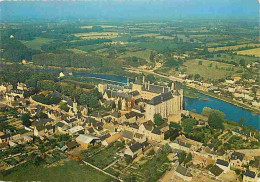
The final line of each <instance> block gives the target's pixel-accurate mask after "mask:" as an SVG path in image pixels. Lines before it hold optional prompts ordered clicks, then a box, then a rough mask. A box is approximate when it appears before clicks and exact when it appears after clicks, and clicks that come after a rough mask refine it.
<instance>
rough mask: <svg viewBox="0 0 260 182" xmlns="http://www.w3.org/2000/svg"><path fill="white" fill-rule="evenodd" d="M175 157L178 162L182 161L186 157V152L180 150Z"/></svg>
mask: <svg viewBox="0 0 260 182" xmlns="http://www.w3.org/2000/svg"><path fill="white" fill-rule="evenodd" d="M177 157H178V161H179V163H180V164H181V163H183V162H184V160H185V159H186V153H185V152H184V151H181V152H179V153H178V154H177Z"/></svg>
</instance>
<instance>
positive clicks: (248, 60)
mask: <svg viewBox="0 0 260 182" xmlns="http://www.w3.org/2000/svg"><path fill="white" fill-rule="evenodd" d="M208 59H210V60H213V61H225V62H226V61H227V62H230V63H231V62H235V63H237V64H239V63H240V60H242V59H244V60H245V62H246V64H250V63H253V62H257V61H258V60H259V59H258V58H256V57H251V56H244V55H230V54H218V55H216V54H215V55H214V57H212V58H208Z"/></svg>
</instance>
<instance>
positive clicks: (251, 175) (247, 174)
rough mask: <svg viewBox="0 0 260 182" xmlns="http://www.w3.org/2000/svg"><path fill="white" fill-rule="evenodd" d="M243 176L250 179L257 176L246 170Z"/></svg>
mask: <svg viewBox="0 0 260 182" xmlns="http://www.w3.org/2000/svg"><path fill="white" fill-rule="evenodd" d="M243 175H245V176H248V177H250V178H255V176H256V174H255V172H253V171H250V170H246V172H244V173H243Z"/></svg>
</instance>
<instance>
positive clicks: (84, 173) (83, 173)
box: [1, 161, 115, 182]
mask: <svg viewBox="0 0 260 182" xmlns="http://www.w3.org/2000/svg"><path fill="white" fill-rule="evenodd" d="M1 179H2V180H5V181H42V182H45V181H46V182H49V181H64V182H73V181H75V182H81V181H82V182H83V181H86V179H87V180H88V181H91V182H102V181H113V179H111V177H109V176H107V175H105V174H103V173H101V172H99V171H97V170H96V169H93V168H92V167H90V166H86V165H84V164H80V163H79V162H76V161H66V162H65V163H64V164H60V165H57V166H54V167H42V166H34V165H32V164H25V165H21V166H18V167H15V168H13V169H11V170H10V171H8V173H7V174H6V175H5V176H3V178H1ZM114 181H115V180H114Z"/></svg>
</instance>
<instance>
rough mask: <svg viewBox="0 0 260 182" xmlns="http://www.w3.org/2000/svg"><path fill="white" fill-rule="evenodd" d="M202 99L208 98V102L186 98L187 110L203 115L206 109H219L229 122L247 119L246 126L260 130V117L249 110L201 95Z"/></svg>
mask: <svg viewBox="0 0 260 182" xmlns="http://www.w3.org/2000/svg"><path fill="white" fill-rule="evenodd" d="M200 96H201V97H207V98H208V100H202V99H191V98H184V103H185V104H184V105H185V109H186V110H189V111H195V112H197V113H201V112H202V110H203V108H204V107H210V108H212V109H218V110H220V111H222V112H224V113H225V114H226V119H227V120H232V121H235V122H239V120H240V118H242V117H245V119H246V124H245V125H246V126H247V125H249V124H251V125H252V126H254V127H255V128H257V129H258V130H260V115H259V114H255V113H253V112H251V111H249V110H246V109H243V108H241V107H238V106H235V105H233V104H230V103H227V102H225V101H222V100H219V99H216V98H213V97H210V96H206V95H204V94H200Z"/></svg>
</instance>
